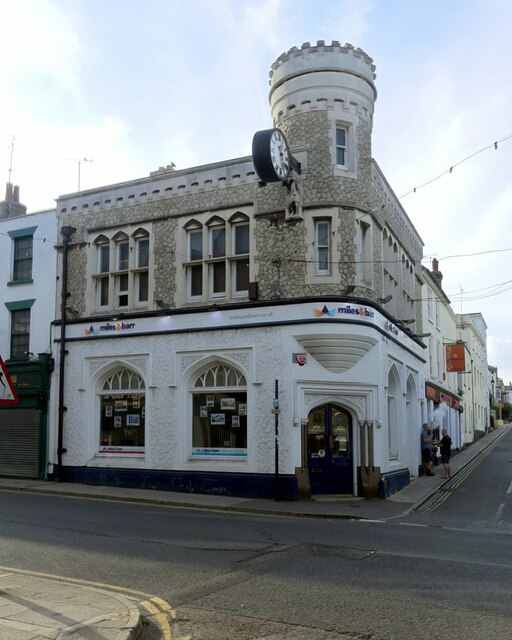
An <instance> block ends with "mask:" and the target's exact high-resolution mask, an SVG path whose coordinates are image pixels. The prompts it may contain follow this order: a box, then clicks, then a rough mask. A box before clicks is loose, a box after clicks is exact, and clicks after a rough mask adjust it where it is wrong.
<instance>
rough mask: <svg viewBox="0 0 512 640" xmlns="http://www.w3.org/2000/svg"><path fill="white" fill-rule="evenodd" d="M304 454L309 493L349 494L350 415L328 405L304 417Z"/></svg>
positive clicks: (350, 490) (351, 480) (350, 486)
mask: <svg viewBox="0 0 512 640" xmlns="http://www.w3.org/2000/svg"><path fill="white" fill-rule="evenodd" d="M307 447H308V452H307V457H308V470H309V478H310V483H311V493H313V494H315V493H317V494H319V493H353V489H354V482H353V465H352V425H351V418H350V415H349V414H348V413H347V412H346V411H344V410H343V409H341V408H340V407H337V406H335V405H332V404H327V405H323V406H321V407H317V408H316V409H313V410H312V411H311V412H310V414H309V416H308V426H307Z"/></svg>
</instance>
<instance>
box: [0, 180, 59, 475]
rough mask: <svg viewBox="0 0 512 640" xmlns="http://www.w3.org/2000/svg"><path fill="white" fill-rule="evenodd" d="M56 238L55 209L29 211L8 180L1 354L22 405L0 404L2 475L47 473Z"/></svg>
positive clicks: (1, 250)
mask: <svg viewBox="0 0 512 640" xmlns="http://www.w3.org/2000/svg"><path fill="white" fill-rule="evenodd" d="M56 240H57V218H56V214H55V210H48V211H39V212H36V213H31V214H27V213H26V207H25V206H24V205H23V204H21V203H20V201H19V188H18V187H17V186H13V185H12V184H10V183H8V184H7V188H6V196H5V200H3V201H2V202H0V273H2V274H4V280H2V281H0V356H1V357H2V359H3V360H4V362H5V363H6V367H7V369H8V372H9V374H10V377H11V378H12V381H13V383H14V386H15V388H16V390H17V394H18V396H19V398H20V403H19V405H16V406H0V436H1V437H0V475H4V476H5V475H15V476H29V477H39V478H44V477H45V476H46V471H47V469H46V461H47V457H48V451H47V431H48V419H47V417H48V400H49V386H50V374H51V371H52V370H53V359H52V357H51V351H52V346H53V345H52V342H51V336H50V332H51V323H52V321H53V320H54V318H55V295H56V276H57V269H56V260H57V252H56V251H55V243H56Z"/></svg>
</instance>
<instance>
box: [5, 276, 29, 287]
mask: <svg viewBox="0 0 512 640" xmlns="http://www.w3.org/2000/svg"><path fill="white" fill-rule="evenodd" d="M31 282H34V280H33V279H32V278H20V279H19V280H10V281H9V282H8V283H7V286H8V287H12V286H14V285H16V284H30V283H31Z"/></svg>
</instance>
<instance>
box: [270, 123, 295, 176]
mask: <svg viewBox="0 0 512 640" xmlns="http://www.w3.org/2000/svg"><path fill="white" fill-rule="evenodd" d="M270 158H271V160H272V166H273V167H274V171H275V172H276V174H277V176H278V177H279V179H280V180H286V178H287V177H288V174H289V173H290V151H289V149H288V143H287V142H286V138H285V137H284V135H283V134H282V133H281V131H279V129H274V132H273V133H272V137H271V138H270Z"/></svg>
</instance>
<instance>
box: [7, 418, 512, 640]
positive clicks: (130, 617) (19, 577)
mask: <svg viewBox="0 0 512 640" xmlns="http://www.w3.org/2000/svg"><path fill="white" fill-rule="evenodd" d="M511 427H512V423H509V424H506V425H504V426H501V427H497V428H496V429H495V430H493V431H492V432H490V433H488V434H486V435H485V436H484V437H483V438H480V439H479V440H477V442H475V443H473V444H471V445H469V446H468V447H466V448H465V449H463V450H462V451H460V452H458V453H456V454H455V455H453V456H452V459H451V469H452V478H453V479H452V480H448V479H445V478H443V477H442V475H443V467H442V465H441V464H439V465H438V466H436V467H435V476H433V477H430V476H428V477H427V476H422V477H419V478H413V479H412V480H411V482H410V483H409V484H408V485H407V486H406V487H405V488H404V489H402V490H401V491H399V492H397V493H395V494H393V495H392V496H390V497H389V498H387V499H385V500H377V499H365V498H359V497H355V496H332V495H330V496H315V497H314V498H313V499H311V500H299V501H295V502H288V501H275V500H259V499H247V498H237V497H226V496H210V495H203V494H187V493H174V492H169V491H153V490H145V489H124V488H121V487H98V486H91V485H82V484H73V483H66V482H45V481H34V480H20V479H16V478H0V490H5V491H26V492H30V493H39V494H45V495H59V496H71V497H81V498H88V497H89V498H91V499H96V500H97V499H104V500H116V501H125V502H140V503H145V504H161V505H167V506H176V507H182V508H191V509H208V510H213V511H221V512H230V513H245V514H271V515H282V516H290V517H311V518H328V519H335V518H342V519H359V520H384V521H386V520H390V519H393V518H398V517H403V516H406V515H407V514H409V513H411V512H413V511H414V510H415V509H417V508H418V507H419V506H420V505H421V504H423V503H424V502H425V501H427V500H428V499H429V498H430V497H431V496H432V495H433V494H434V493H435V492H436V491H437V490H438V489H439V488H440V487H441V486H442V485H444V484H446V483H449V482H454V481H456V478H457V475H459V476H460V474H461V473H462V472H463V471H464V470H465V469H467V468H468V466H469V465H471V463H473V461H474V462H475V463H476V462H477V459H478V458H479V457H480V456H482V455H484V454H485V453H486V452H487V453H488V452H489V451H490V448H491V447H493V446H494V445H497V444H498V440H500V439H501V438H502V437H504V436H505V435H506V433H507V432H508V431H509V429H510V428H511ZM141 629H142V618H141V612H140V610H139V608H138V607H137V605H136V603H135V602H134V601H133V599H131V598H128V597H126V596H124V595H123V594H121V593H115V592H114V591H109V590H106V589H100V588H97V587H95V586H92V585H87V584H83V583H80V582H79V581H70V580H66V581H64V580H62V579H55V578H54V577H51V576H47V575H43V574H36V573H33V572H28V571H20V570H17V569H12V568H9V567H0V638H1V640H136V639H137V638H138V637H139V635H140V633H141Z"/></svg>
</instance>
